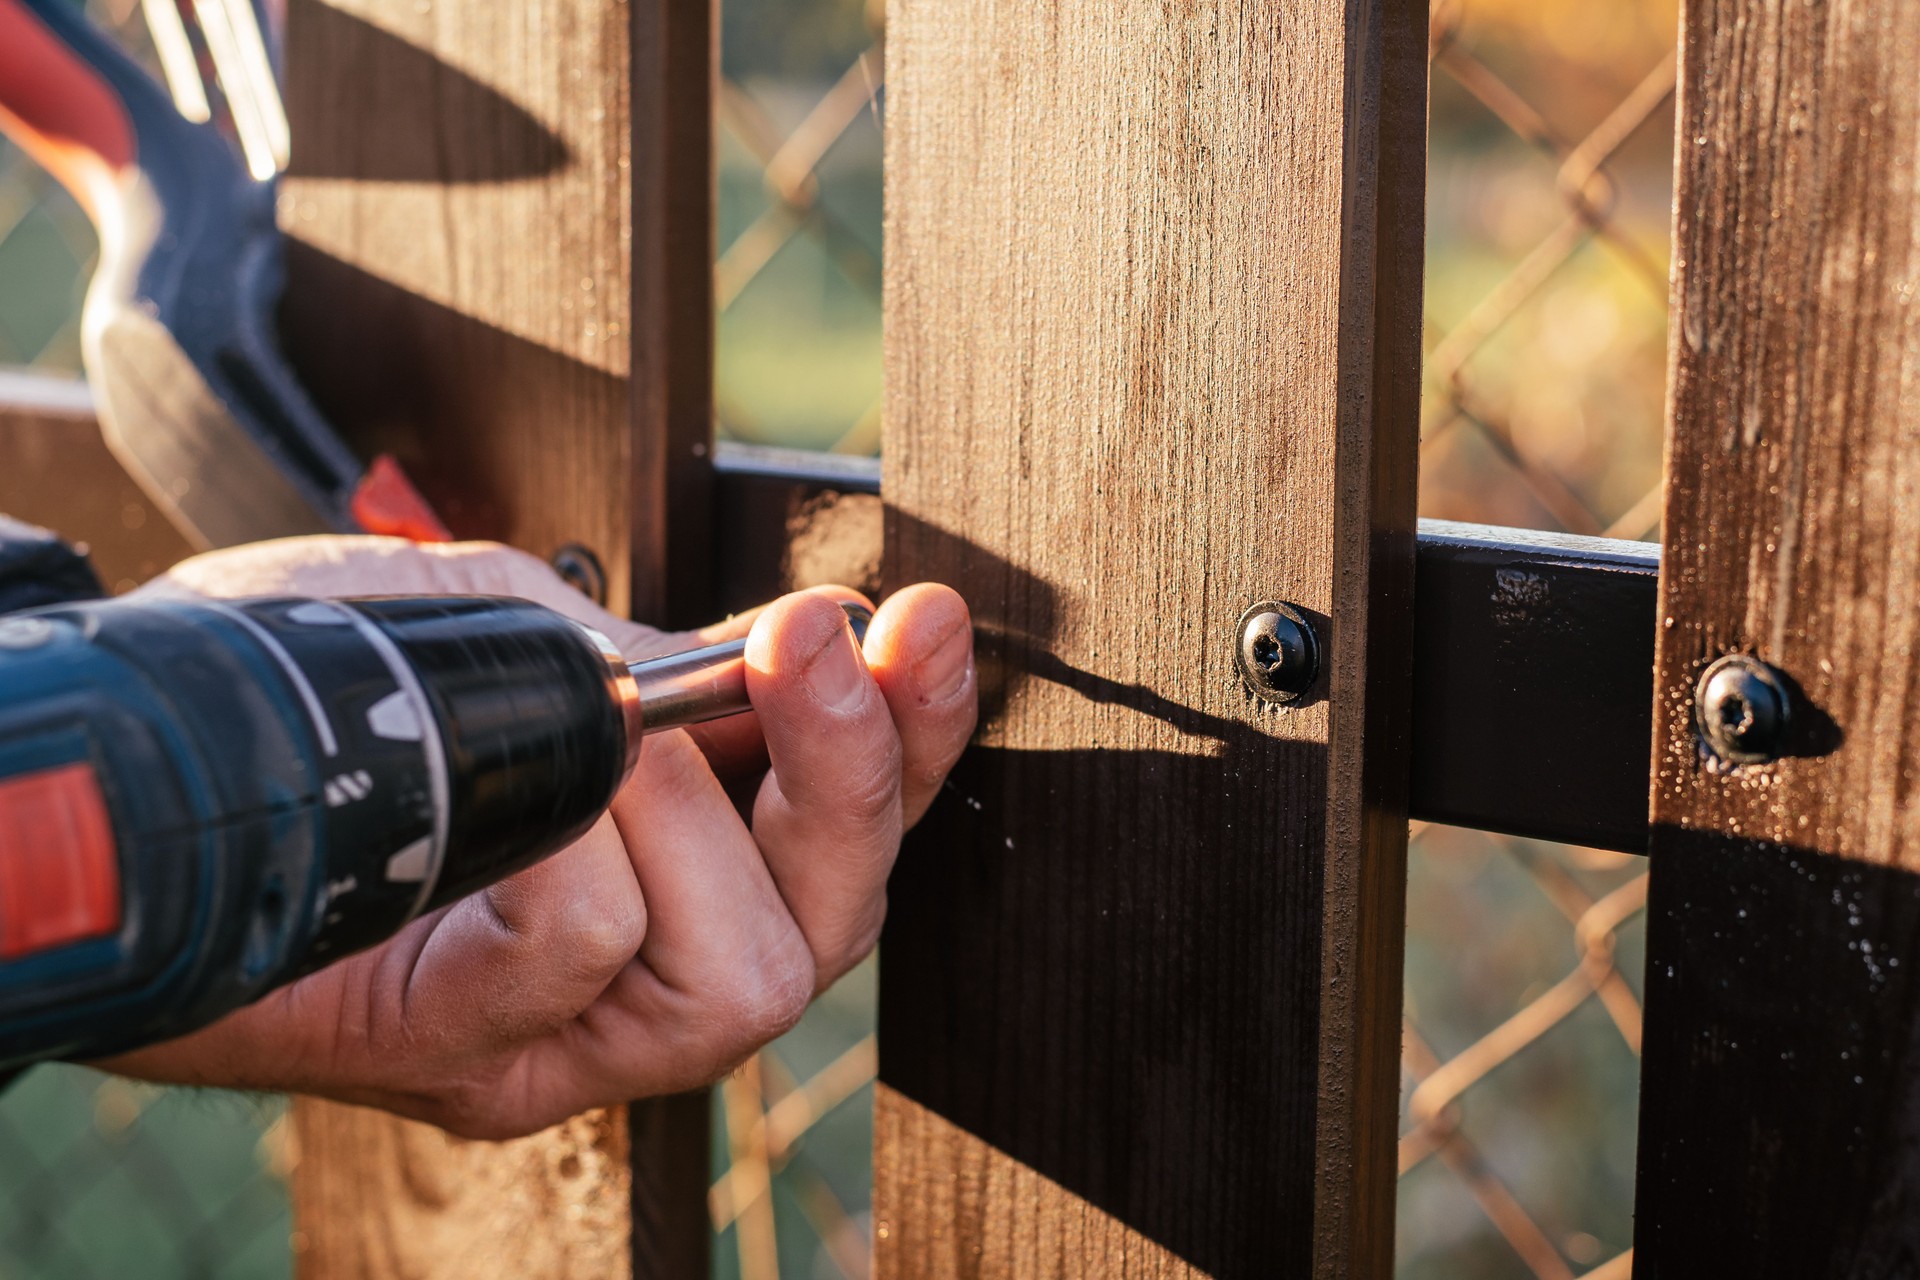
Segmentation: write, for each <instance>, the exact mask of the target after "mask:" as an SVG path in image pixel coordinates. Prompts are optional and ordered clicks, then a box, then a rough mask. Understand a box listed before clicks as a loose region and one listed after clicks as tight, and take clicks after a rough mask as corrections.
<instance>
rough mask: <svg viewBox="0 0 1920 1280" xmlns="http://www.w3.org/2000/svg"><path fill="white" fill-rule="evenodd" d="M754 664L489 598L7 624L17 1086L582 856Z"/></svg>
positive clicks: (2, 893) (854, 614)
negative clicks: (627, 791) (552, 860)
mask: <svg viewBox="0 0 1920 1280" xmlns="http://www.w3.org/2000/svg"><path fill="white" fill-rule="evenodd" d="M848 613H849V615H850V619H851V621H852V623H853V625H854V628H855V630H856V632H859V631H861V630H862V628H863V626H864V622H865V619H866V614H865V611H864V610H859V609H856V608H854V607H852V606H849V607H848ZM744 650H745V642H744V641H735V642H732V643H729V644H723V645H714V646H710V647H708V648H705V649H696V650H693V651H691V652H688V653H682V654H677V655H672V656H669V657H666V658H659V659H654V660H651V661H648V662H643V663H637V664H633V665H631V666H629V665H628V663H627V662H626V661H625V660H624V659H623V658H622V657H621V656H620V653H619V651H618V650H617V649H616V648H615V647H614V646H613V644H612V643H611V642H610V641H608V640H607V639H606V638H605V637H603V636H601V635H599V634H598V633H597V632H594V631H592V630H590V629H588V628H586V627H584V626H581V625H579V624H577V623H575V622H572V621H570V620H568V619H567V618H565V617H562V616H561V615H560V614H558V613H555V612H553V611H552V610H550V609H546V608H543V607H541V606H539V605H536V604H532V603H530V602H528V601H525V600H512V599H495V598H473V597H419V598H387V599H366V600H343V601H320V600H301V599H272V600H250V601H241V602H232V603H216V602H203V601H186V600H180V601H159V600H138V601H106V602H95V603H89V604H79V605H70V606H62V607H57V608H51V609H42V610H36V611H32V612H28V613H23V614H16V615H12V616H10V617H6V618H0V1072H4V1071H5V1070H7V1069H8V1068H11V1067H17V1066H21V1065H23V1064H26V1063H30V1062H34V1061H38V1060H40V1059H44V1058H88V1057H97V1056H100V1055H103V1054H108V1053H115V1052H119V1051H123V1050H126V1049H131V1048H135V1047H137V1046H139V1045H143V1044H147V1043H150V1042H153V1041H156V1040H163V1039H168V1038H171V1037H173V1036H178V1035H182V1034H184V1033H186V1032H188V1031H192V1030H194V1029H195V1028H197V1027H201V1026H204V1025H206V1024H207V1023H209V1022H212V1021H213V1020H214V1019H216V1018H218V1017H220V1016H221V1015H222V1014H224V1013H227V1012H230V1011H231V1010H233V1009H237V1008H239V1007H240V1006H242V1005H245V1004H247V1003H249V1002H251V1001H253V1000H255V999H258V998H259V997H260V996H261V995H263V994H265V993H266V992H268V991H270V990H272V989H273V988H274V987H277V986H280V985H281V984H283V983H287V982H290V981H292V980H293V979H295V978H298V977H300V976H301V975H303V974H306V973H310V972H312V971H313V970H315V969H318V968H320V967H321V966H322V965H325V964H327V963H329V962H330V961H333V960H336V959H338V958H339V957H341V956H344V955H347V954H348V953H350V952H353V951H357V950H360V949H362V948H364V947H369V946H372V945H374V944H375V943H378V942H380V941H382V940H384V939H386V938H389V937H391V936H393V934H394V933H395V932H396V931H398V930H399V929H400V928H401V927H402V926H403V925H405V924H406V923H407V922H408V921H409V920H412V919H414V918H416V917H418V916H419V915H420V914H421V913H422V912H426V911H431V910H433V909H434V908H436V907H439V906H442V905H444V904H446V903H449V902H452V901H454V900H456V899H458V898H460V897H463V896H464V895H466V894H469V893H472V892H474V891H476V890H478V889H481V888H483V887H485V886H486V885H489V884H492V883H493V882H494V881H496V880H499V879H500V878H501V877H503V876H506V875H510V874H512V873H513V872H515V871H518V870H520V869H521V868H523V867H525V866H527V865H529V864H530V863H533V862H535V861H537V860H538V859H540V858H542V857H545V856H546V855H548V854H550V853H553V852H555V851H557V850H559V849H561V848H562V847H564V846H565V845H567V844H568V843H570V842H571V841H573V840H574V839H576V838H577V837H579V836H580V835H581V834H582V833H583V832H585V831H586V829H587V828H588V827H589V826H591V825H592V824H593V822H594V821H595V820H596V819H597V818H598V817H599V816H600V815H601V813H603V812H604V811H605V810H606V808H607V806H608V805H609V804H610V803H611V802H612V800H613V796H614V793H615V792H616V791H617V790H618V788H619V786H620V783H621V781H622V780H623V779H624V778H625V777H626V776H627V774H628V772H629V771H630V770H631V769H632V767H633V763H634V760H635V758H636V756H637V755H638V752H639V749H640V739H641V735H643V734H645V733H649V732H653V731H655V730H658V729H663V728H670V727H673V726H675V725H684V724H692V723H695V722H698V721H701V720H708V719H713V718H715V717H718V716H723V715H729V714H733V713H735V712H738V711H742V710H745V709H746V705H747V703H746V684H745V675H744V656H743V655H744Z"/></svg>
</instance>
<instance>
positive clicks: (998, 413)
mask: <svg viewBox="0 0 1920 1280" xmlns="http://www.w3.org/2000/svg"><path fill="white" fill-rule="evenodd" d="M1425 32H1426V6H1425V4H1424V2H1423V0H1357V2H1354V3H1335V2H1334V0H1311V2H1309V3H1300V4H1287V5H1245V4H1239V3H1230V2H1228V0H1196V2H1195V3H1190V4H1184V5H1167V4H1160V3H1151V2H1149V0H1120V2H1119V3H1113V4H1105V5H1085V6H1074V7H1071V8H1069V9H1066V10H1055V9H1053V8H1049V7H1047V6H1034V5H1030V4H1024V3H1017V2H1015V0H897V2H896V3H895V5H894V6H893V9H892V12H891V14H890V19H889V25H888V43H887V57H888V62H889V67H888V85H889V89H888V93H889V118H888V137H887V202H888V222H887V226H888V235H889V239H888V245H887V263H886V271H887V303H886V332H887V415H888V416H887V430H886V444H885V451H884V452H885V468H886V480H885V486H884V489H883V496H884V497H885V499H886V501H887V503H888V516H887V530H886V575H887V579H888V581H889V582H890V583H893V584H899V583H903V582H907V581H912V580H914V579H917V578H935V579H940V580H943V581H947V582H951V583H953V584H954V585H956V586H957V587H959V588H960V590H961V591H962V593H963V594H965V595H966V597H967V598H968V600H969V601H970V602H971V604H972V605H973V607H974V609H975V611H976V620H977V622H978V623H979V624H980V628H981V635H982V644H983V650H982V665H983V671H984V672H985V675H986V681H985V683H986V685H987V686H988V704H987V707H986V714H985V716H984V720H983V727H982V730H981V733H980V737H979V740H978V742H977V743H976V745H975V746H974V748H973V749H972V750H971V752H970V753H969V755H968V757H967V759H966V760H964V761H963V762H962V764H961V766H960V768H959V769H958V770H957V771H956V773H955V774H954V776H953V779H952V782H951V785H950V786H949V787H948V788H947V791H946V794H945V795H944V796H943V798H942V800H941V802H940V803H939V804H938V805H937V806H936V808H935V811H934V812H933V814H931V815H930V816H929V817H928V819H927V820H926V822H925V823H923V824H922V827H921V829H920V831H919V832H918V833H917V834H916V835H915V837H913V838H912V839H911V840H910V842H909V846H908V848H907V849H906V850H905V851H904V852H903V854H902V856H901V860H900V864H899V868H898V870H897V871H896V873H895V879H894V885H893V892H892V906H891V911H890V917H889V921H888V927H887V933H886V936H885V938H884V940H883V942H882V944H881V966H880V969H881V975H882V976H881V1022H880V1053H881V1072H880V1074H881V1082H882V1083H881V1089H880V1092H879V1100H878V1121H877V1138H876V1141H877V1152H876V1169H875V1200H876V1205H875V1222H876V1235H877V1257H876V1261H877V1264H878V1268H879V1270H880V1272H881V1273H882V1274H885V1275H892V1276H904V1277H916V1278H917V1277H943V1276H963V1275H964V1276H975V1275H989V1276H1021V1277H1026V1276H1046V1275H1176V1274H1187V1273H1188V1272H1190V1271H1193V1270H1198V1271H1204V1272H1209V1273H1214V1274H1221V1275H1249V1276H1256V1275H1257V1276H1272V1275H1306V1274H1309V1268H1311V1273H1312V1274H1316V1275H1320V1276H1354V1277H1369V1276H1382V1277H1383V1276H1386V1275H1387V1274H1389V1272H1390V1270H1391V1257H1392V1241H1393V1212H1392V1206H1393V1183H1394V1173H1395V1168H1394V1159H1393V1141H1394V1115H1395V1106H1394V1099H1395V1090H1396V1081H1397V1072H1398V1047H1399V1038H1400V1037H1399V1021H1400V958H1401V922H1402V911H1403V902H1402V895H1403V888H1404V856H1405V839H1406V828H1405V797H1406V775H1407V759H1406V742H1407V722H1406V721H1407V716H1406V712H1407V706H1408V692H1407V690H1408V671H1409V644H1410V640H1411V627H1410V602H1411V574H1412V559H1413V549H1414V541H1413V539H1414V474H1415V454H1416V440H1415V437H1416V416H1417V414H1416V409H1417V399H1418V385H1419V384H1418V364H1419V346H1418V335H1419V311H1420V305H1419V304H1420V282H1421V270H1420V267H1421V237H1422V220H1423V219H1422V215H1423V208H1424V203H1423V199H1422V195H1423V176H1424V162H1425V106H1426V92H1425V91H1426V61H1425V54H1426V39H1425ZM1264 599H1280V600H1286V601H1291V602H1293V603H1294V604H1296V605H1298V606H1300V607H1301V608H1302V609H1304V610H1305V611H1306V612H1307V614H1308V615H1309V616H1310V617H1311V618H1313V619H1315V620H1316V623H1317V626H1318V628H1319V631H1320V636H1321V640H1322V643H1323V646H1324V662H1323V675H1322V679H1321V682H1320V684H1319V685H1318V687H1317V689H1316V690H1315V692H1314V694H1313V695H1312V696H1311V698H1310V700H1309V702H1308V704H1307V705H1303V706H1301V707H1298V708H1295V709H1292V710H1290V711H1280V710H1276V709H1273V708H1268V707H1265V706H1263V705H1261V704H1257V703H1255V702H1254V701H1253V699H1251V698H1250V697H1249V696H1248V695H1247V694H1246V693H1245V692H1244V691H1243V689H1242V686H1241V683H1240V680H1239V678H1238V677H1237V675H1236V673H1235V667H1234V661H1233V657H1232V654H1233V649H1234V639H1235V623H1236V620H1237V618H1238V617H1239V615H1240V613H1241V611H1242V610H1243V609H1245V608H1246V607H1247V606H1248V605H1250V604H1252V603H1254V602H1256V601H1260V600H1264Z"/></svg>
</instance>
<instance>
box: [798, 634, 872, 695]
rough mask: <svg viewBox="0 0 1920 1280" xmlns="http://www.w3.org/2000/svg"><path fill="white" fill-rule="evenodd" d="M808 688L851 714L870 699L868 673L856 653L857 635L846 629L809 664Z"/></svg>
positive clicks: (828, 643)
mask: <svg viewBox="0 0 1920 1280" xmlns="http://www.w3.org/2000/svg"><path fill="white" fill-rule="evenodd" d="M807 686H808V687H809V688H811V689H812V690H813V696H814V697H816V698H818V699H820V701H822V702H824V703H826V704H827V706H829V707H832V708H833V709H834V710H835V711H851V710H853V709H854V708H855V707H857V706H859V705H860V700H861V699H862V698H864V697H865V696H866V693H867V673H866V669H865V668H864V667H862V666H861V664H860V656H859V655H858V654H856V653H855V652H854V651H853V634H852V632H850V631H848V630H847V628H846V627H845V626H844V625H843V626H841V627H840V629H839V630H837V631H835V632H834V634H833V637H832V638H831V639H829V640H828V641H827V642H826V643H825V644H823V645H821V646H820V651H819V652H818V653H816V654H814V655H813V661H812V662H810V663H808V664H807Z"/></svg>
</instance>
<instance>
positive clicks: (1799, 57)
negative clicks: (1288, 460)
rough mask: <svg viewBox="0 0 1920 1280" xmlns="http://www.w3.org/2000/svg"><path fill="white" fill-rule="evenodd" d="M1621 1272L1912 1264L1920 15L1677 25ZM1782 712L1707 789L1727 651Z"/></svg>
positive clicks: (1770, 3)
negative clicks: (1663, 426)
mask: <svg viewBox="0 0 1920 1280" xmlns="http://www.w3.org/2000/svg"><path fill="white" fill-rule="evenodd" d="M1684 39H1685V49H1684V60H1683V70H1682V75H1681V87H1680V107H1679V130H1680V142H1681V144H1682V145H1681V146H1680V148H1679V153H1680V161H1679V185H1678V194H1677V199H1676V207H1677V215H1676V223H1675V226H1676V234H1675V254H1676V260H1675V279H1674V297H1673V301H1674V308H1673V321H1672V326H1673V327H1672V337H1671V375H1672V383H1671V396H1672V399H1671V404H1670V418H1671V424H1670V431H1669V439H1668V455H1669V456H1668V476H1669V487H1668V496H1667V514H1666V548H1665V561H1664V565H1663V572H1662V579H1661V617H1662V620H1663V627H1662V631H1661V634H1660V640H1659V646H1658V658H1657V678H1656V683H1655V716H1654V721H1655V728H1654V735H1655V736H1654V760H1653V763H1654V773H1655V777H1654V789H1653V803H1652V816H1653V821H1654V832H1653V840H1652V855H1653V871H1652V882H1651V899H1650V903H1649V917H1650V919H1649V933H1648V957H1647V988H1648V989H1647V1021H1646V1042H1645V1062H1644V1068H1643V1084H1642V1105H1641V1134H1640V1171H1639V1182H1638V1191H1637V1198H1638V1208H1637V1211H1636V1231H1637V1244H1636V1251H1635V1267H1636V1274H1637V1275H1640V1276H1643V1277H1647V1276H1650V1277H1682V1276H1686V1277H1691V1276H1699V1275H1709V1274H1712V1275H1748V1276H1780V1277H1788V1276H1792V1277H1827V1276H1894V1275H1910V1274H1914V1272H1915V1271H1916V1269H1920V986H1916V984H1915V981H1914V978H1915V971H1916V970H1920V949H1916V948H1915V946H1914V939H1915V937H1916V934H1917V933H1920V788H1916V783H1917V782H1920V731H1916V728H1915V726H1916V724H1920V678H1917V676H1920V668H1917V667H1916V650H1915V640H1916V636H1917V634H1920V292H1917V291H1920V190H1917V189H1916V169H1917V168H1920V94H1916V86H1920V9H1916V8H1915V7H1914V6H1913V5H1911V4H1904V3H1900V2H1899V0H1813V2H1811V3H1798V2H1793V3H1789V2H1787V0H1689V3H1688V4H1687V6H1686V12H1685V18H1684ZM1730 652H1742V653H1752V654H1756V655H1758V656H1759V657H1760V658H1761V659H1763V660H1765V661H1766V662H1768V663H1771V664H1773V665H1774V666H1775V667H1776V668H1778V669H1779V670H1780V671H1782V672H1784V673H1785V675H1786V676H1787V677H1788V679H1789V681H1790V682H1792V683H1793V685H1794V686H1795V688H1796V694H1797V696H1796V698H1795V703H1796V705H1795V710H1794V716H1795V719H1794V731H1793V733H1792V734H1791V735H1790V741H1789V754H1788V756H1787V757H1786V758H1784V759H1782V760H1780V761H1778V762H1776V763H1774V764H1771V765H1767V766H1763V767H1749V768H1744V769H1740V770H1737V771H1731V772H1729V771H1726V770H1723V769H1716V768H1712V767H1709V762H1708V760H1707V759H1706V757H1705V756H1704V755H1703V754H1702V752H1701V750H1700V748H1699V746H1698V745H1697V742H1696V736H1695V732H1694V728H1693V724H1692V715H1693V691H1694V688H1695V685H1696V683H1697V681H1698V679H1699V677H1700V674H1701V672H1702V670H1703V669H1704V668H1705V666H1706V665H1707V664H1708V663H1709V662H1710V661H1712V660H1713V659H1714V658H1716V657H1718V656H1719V655H1721V654H1724V653H1730Z"/></svg>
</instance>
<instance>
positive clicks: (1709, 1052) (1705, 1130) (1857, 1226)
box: [1634, 825, 1920, 1280]
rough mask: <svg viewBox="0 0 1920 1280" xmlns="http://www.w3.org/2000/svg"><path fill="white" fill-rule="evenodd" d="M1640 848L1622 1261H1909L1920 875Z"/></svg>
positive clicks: (1797, 856)
mask: <svg viewBox="0 0 1920 1280" xmlns="http://www.w3.org/2000/svg"><path fill="white" fill-rule="evenodd" d="M1654 847H1655V848H1656V850H1657V851H1658V855H1659V856H1658V857H1656V858H1655V859H1654V861H1653V871H1652V882H1651V886H1650V891H1649V892H1650V898H1649V901H1648V924H1647V990H1646V1040H1645V1047H1644V1049H1643V1058H1642V1069H1641V1080H1642V1084H1641V1101H1640V1166H1639V1179H1638V1183H1637V1185H1636V1188H1635V1202H1636V1203H1635V1210H1634V1220H1635V1224H1636V1236H1635V1244H1634V1274H1635V1275H1636V1276H1641V1277H1649V1278H1652V1280H1659V1278H1661V1277H1683V1276H1684V1277H1693V1276H1705V1275H1750V1276H1780V1277H1789V1276H1791V1277H1807V1278H1808V1280H1814V1278H1817V1277H1841V1276H1909V1275H1914V1274H1916V1273H1920V1177H1917V1176H1916V1171H1917V1170H1920V945H1916V940H1920V875H1915V874H1914V873H1912V872H1910V871H1903V870H1899V869H1897V868H1894V867H1888V866H1882V865H1877V864H1873V863H1866V862H1861V861H1859V860H1857V859H1852V858H1837V857H1831V856H1828V855H1825V854H1821V853H1816V852H1813V851H1811V850H1807V849H1800V848H1795V847H1793V846H1791V845H1779V844H1773V843H1769V842H1759V841H1749V840H1742V839H1737V838H1732V837H1728V836H1724V835H1720V834H1717V833H1712V832H1703V831H1690V830H1684V829H1681V828H1677V827H1674V826H1671V825H1662V826H1660V827H1658V828H1656V830H1655V837H1654ZM1862 1188H1876V1189H1877V1192H1876V1193H1875V1194H1872V1195H1867V1196H1863V1195H1861V1194H1860V1192H1861V1189H1862Z"/></svg>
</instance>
